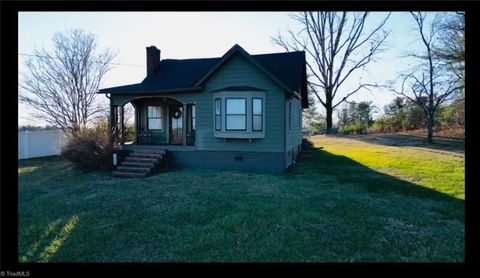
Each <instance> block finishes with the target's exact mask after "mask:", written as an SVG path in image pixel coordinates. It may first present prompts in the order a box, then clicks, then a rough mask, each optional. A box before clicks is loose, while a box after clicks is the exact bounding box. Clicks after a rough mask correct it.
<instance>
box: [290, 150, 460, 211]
mask: <svg viewBox="0 0 480 278" xmlns="http://www.w3.org/2000/svg"><path fill="white" fill-rule="evenodd" d="M286 174H287V177H289V178H294V179H296V178H301V179H305V178H307V179H311V180H315V179H316V176H317V177H321V176H331V177H333V178H334V179H335V180H336V182H337V183H338V184H350V185H354V186H359V187H361V188H363V189H364V190H366V191H368V192H369V193H371V194H374V195H377V196H388V195H389V194H392V193H394V194H400V195H403V196H405V197H414V198H425V199H431V200H437V201H441V202H446V204H448V205H447V206H445V210H444V211H443V210H442V214H444V215H449V216H451V217H453V218H456V219H464V215H465V214H464V208H465V201H464V200H462V199H458V198H456V197H454V196H451V195H448V194H445V193H442V192H439V191H436V190H433V189H430V188H426V187H424V186H422V185H419V184H415V183H412V182H408V181H405V180H402V179H399V178H397V177H394V176H390V175H387V174H384V173H381V172H378V171H376V170H374V169H371V168H369V167H367V166H365V165H363V164H360V163H358V162H357V161H354V160H352V159H350V158H348V157H346V156H342V155H335V154H332V153H330V152H327V151H325V150H322V149H321V148H313V149H309V150H304V151H302V153H301V154H300V156H299V159H298V161H297V164H296V165H295V166H294V167H291V168H290V169H289V170H288V171H287V172H286Z"/></svg>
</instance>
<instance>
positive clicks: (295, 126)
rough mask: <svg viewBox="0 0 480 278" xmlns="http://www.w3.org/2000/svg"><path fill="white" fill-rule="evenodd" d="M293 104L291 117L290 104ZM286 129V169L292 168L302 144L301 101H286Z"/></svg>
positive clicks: (294, 99)
mask: <svg viewBox="0 0 480 278" xmlns="http://www.w3.org/2000/svg"><path fill="white" fill-rule="evenodd" d="M290 102H291V103H292V111H291V117H289V116H288V113H289V103H290ZM285 111H286V117H285V128H286V133H285V137H286V144H285V148H286V149H285V163H286V165H285V166H286V167H288V166H290V165H291V164H292V163H293V161H294V160H295V159H296V157H297V154H298V152H299V145H301V144H302V122H301V121H302V106H301V100H299V99H296V98H293V99H291V100H287V101H285ZM289 120H290V121H291V123H290V124H291V129H289V123H288V121H289Z"/></svg>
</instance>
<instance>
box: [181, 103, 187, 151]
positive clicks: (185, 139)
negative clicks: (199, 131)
mask: <svg viewBox="0 0 480 278" xmlns="http://www.w3.org/2000/svg"><path fill="white" fill-rule="evenodd" d="M182 122H183V123H182V134H183V142H182V145H184V146H186V145H187V105H186V104H183V117H182Z"/></svg>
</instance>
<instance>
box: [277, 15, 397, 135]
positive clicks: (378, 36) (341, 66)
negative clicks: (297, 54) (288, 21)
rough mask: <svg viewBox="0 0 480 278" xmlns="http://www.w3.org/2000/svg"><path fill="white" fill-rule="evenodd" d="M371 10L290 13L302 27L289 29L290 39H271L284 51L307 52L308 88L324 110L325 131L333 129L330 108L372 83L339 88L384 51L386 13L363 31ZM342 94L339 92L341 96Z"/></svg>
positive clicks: (280, 37) (278, 37) (328, 131)
mask: <svg viewBox="0 0 480 278" xmlns="http://www.w3.org/2000/svg"><path fill="white" fill-rule="evenodd" d="M369 14H370V13H368V12H363V13H349V12H302V13H300V14H296V15H293V19H295V20H296V21H297V22H299V23H300V24H301V26H302V29H301V31H300V32H299V33H294V32H293V31H291V30H289V31H288V34H289V39H286V38H284V37H282V36H281V35H278V36H277V37H275V38H272V40H273V42H274V43H275V44H277V45H279V46H281V47H283V48H284V49H285V50H286V51H306V53H307V55H308V57H309V58H310V59H307V68H308V70H309V75H310V78H309V80H308V86H309V89H310V90H311V91H312V92H313V93H314V94H315V96H316V97H317V99H318V100H319V101H320V103H321V104H322V105H323V106H324V107H325V110H326V122H327V133H330V132H331V129H332V113H333V110H334V109H335V108H336V107H337V106H339V105H340V104H341V103H343V102H344V101H346V100H347V99H348V97H350V96H351V95H353V94H355V93H357V92H359V91H360V90H361V89H368V88H371V87H372V86H375V84H368V83H361V84H358V86H357V87H356V88H353V89H350V90H341V87H342V85H344V84H345V81H347V80H349V77H351V76H352V73H354V72H356V71H357V70H359V69H363V68H364V67H365V66H366V65H367V64H369V63H370V62H372V61H374V58H375V56H376V55H377V54H378V53H380V52H382V51H383V50H385V48H384V46H385V40H386V39H387V37H388V34H389V33H388V32H386V31H385V30H383V27H384V25H385V23H386V22H387V19H388V18H389V17H390V14H388V15H387V16H386V17H385V18H384V19H383V20H381V22H380V23H378V25H376V26H375V27H374V28H373V29H371V30H368V31H367V30H366V28H365V25H366V24H365V23H366V20H367V18H368V16H369ZM340 94H341V95H340Z"/></svg>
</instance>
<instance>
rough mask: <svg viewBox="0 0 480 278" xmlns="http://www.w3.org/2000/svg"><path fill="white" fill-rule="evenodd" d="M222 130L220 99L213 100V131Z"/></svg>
mask: <svg viewBox="0 0 480 278" xmlns="http://www.w3.org/2000/svg"><path fill="white" fill-rule="evenodd" d="M221 129H222V99H221V98H216V99H215V130H221Z"/></svg>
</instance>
